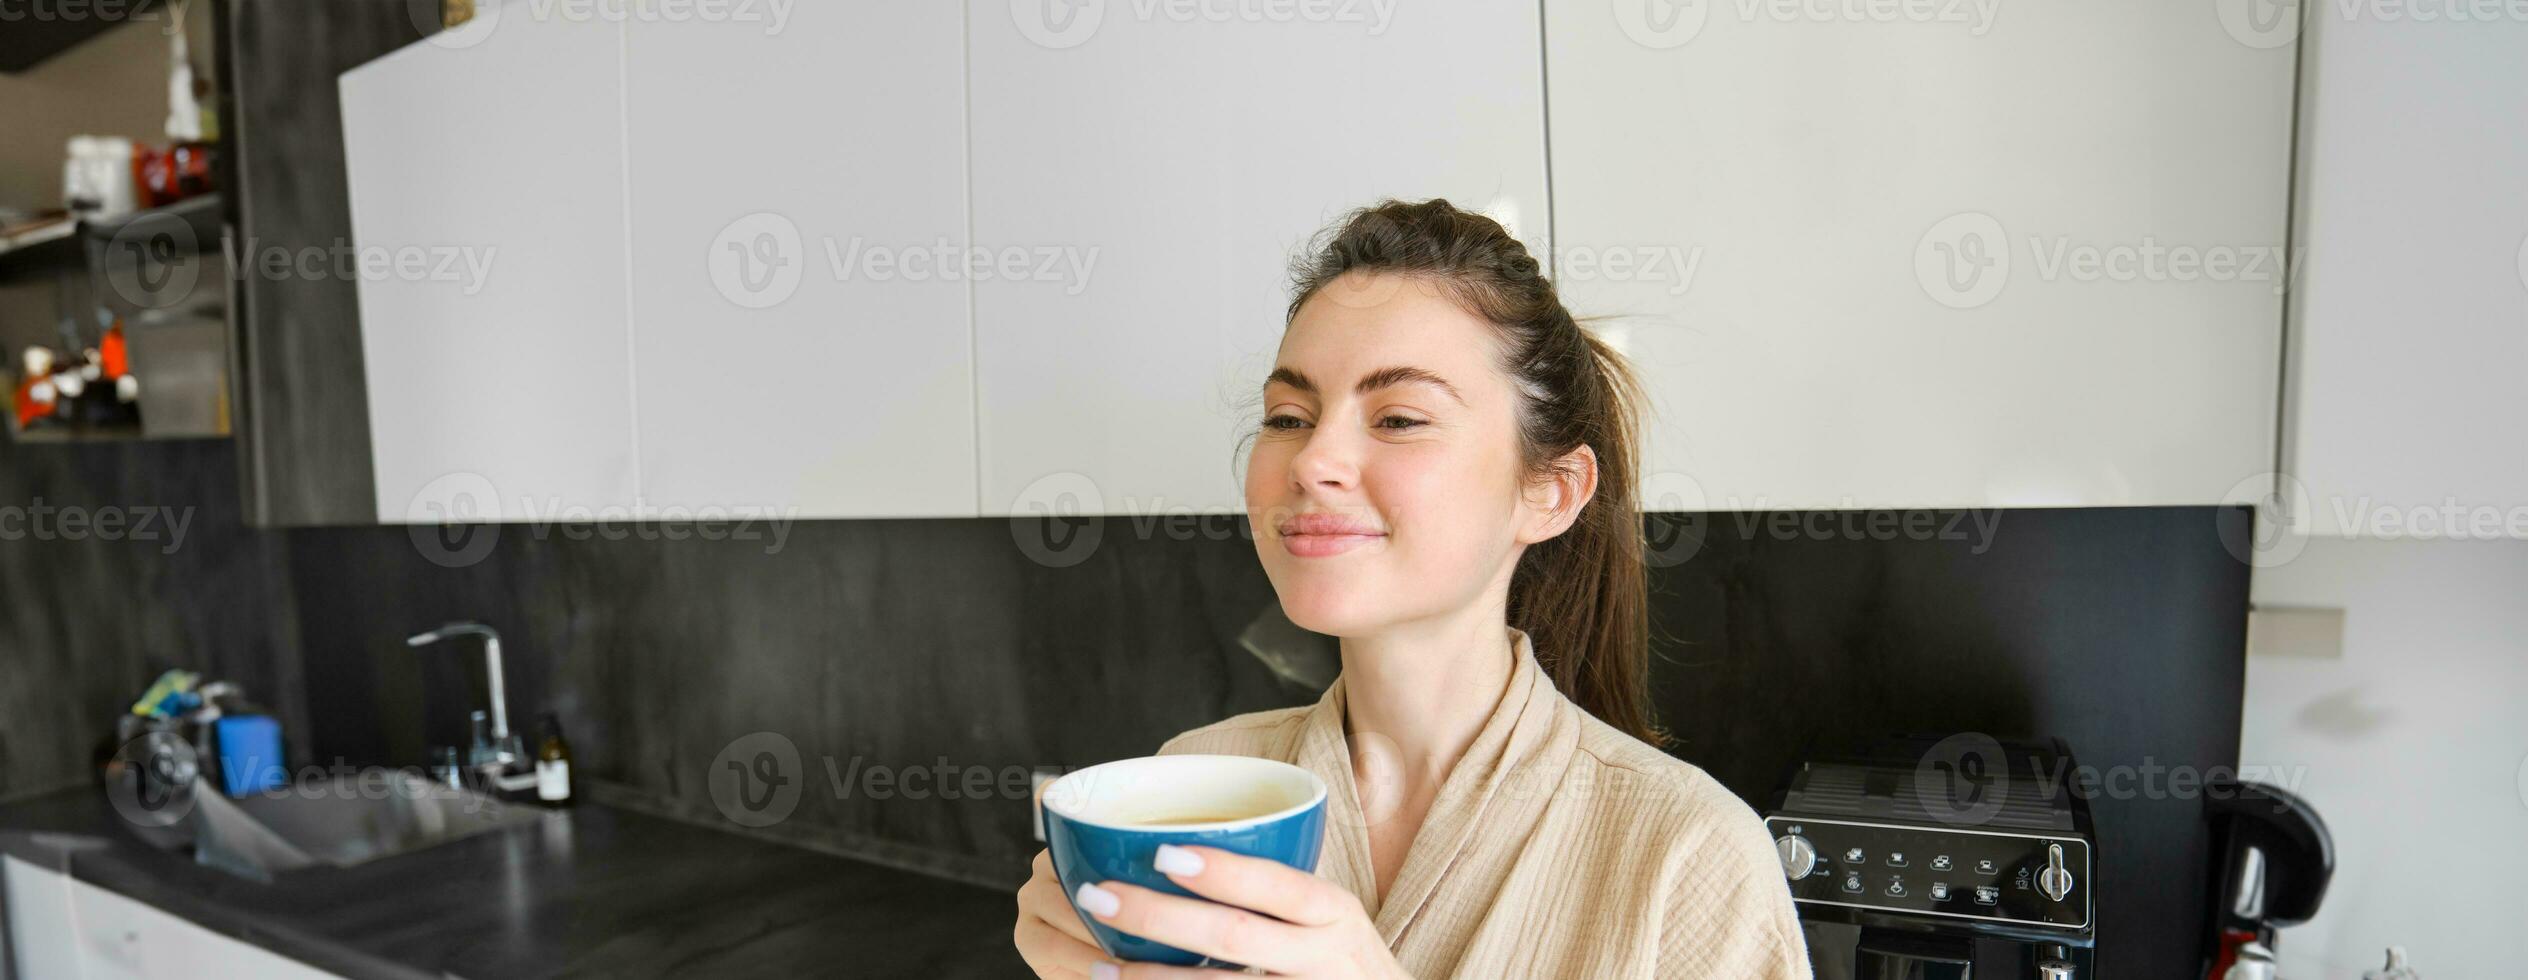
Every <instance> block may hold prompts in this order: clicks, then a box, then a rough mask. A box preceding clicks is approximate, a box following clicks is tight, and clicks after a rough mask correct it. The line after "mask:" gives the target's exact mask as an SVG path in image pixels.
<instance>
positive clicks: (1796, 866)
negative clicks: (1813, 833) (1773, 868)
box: [1773, 834, 1817, 881]
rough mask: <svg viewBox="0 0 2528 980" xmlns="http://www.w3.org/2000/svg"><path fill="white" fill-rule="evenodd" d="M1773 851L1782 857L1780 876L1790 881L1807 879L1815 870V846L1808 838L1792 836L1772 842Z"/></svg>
mask: <svg viewBox="0 0 2528 980" xmlns="http://www.w3.org/2000/svg"><path fill="white" fill-rule="evenodd" d="M1773 850H1774V851H1775V852H1776V853H1778V854H1780V855H1781V857H1782V876H1783V877H1786V878H1789V879H1790V880H1792V881H1798V880H1800V879H1802V878H1806V877H1808V876H1809V875H1810V874H1813V873H1815V872H1816V870H1817V846H1816V845H1814V844H1811V843H1809V842H1808V838H1806V837H1802V836H1800V835H1798V834H1792V835H1790V836H1788V837H1784V838H1782V839H1781V840H1777V841H1774V842H1773Z"/></svg>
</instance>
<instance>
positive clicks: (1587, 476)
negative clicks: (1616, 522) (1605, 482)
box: [1519, 443, 1598, 544]
mask: <svg viewBox="0 0 2528 980" xmlns="http://www.w3.org/2000/svg"><path fill="white" fill-rule="evenodd" d="M1597 492H1598V451H1597V450H1595V449H1591V448H1589V445H1588V444H1587V443H1581V444H1580V448H1578V449H1574V450H1572V451H1570V452H1567V453H1564V454H1562V457H1561V458H1560V459H1556V460H1554V464H1553V468H1552V471H1551V472H1550V473H1548V474H1547V475H1546V477H1545V479H1543V480H1539V481H1536V482H1535V483H1533V484H1531V485H1530V486H1529V487H1528V489H1527V493H1526V494H1525V495H1524V497H1525V499H1524V502H1523V509H1525V510H1526V512H1527V519H1526V520H1525V521H1524V522H1522V523H1523V525H1524V526H1523V527H1521V528H1520V533H1519V543H1520V544H1535V543H1537V542H1539V541H1550V540H1552V539H1553V538H1554V537H1555V536H1556V535H1559V534H1561V533H1562V532H1564V531H1567V530H1570V529H1571V525H1572V523H1573V522H1575V521H1578V520H1579V519H1580V512H1581V511H1582V510H1584V509H1587V507H1588V506H1589V501H1590V500H1591V499H1593V498H1595V497H1596V496H1597Z"/></svg>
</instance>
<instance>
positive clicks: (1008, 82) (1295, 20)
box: [966, 0, 1602, 515]
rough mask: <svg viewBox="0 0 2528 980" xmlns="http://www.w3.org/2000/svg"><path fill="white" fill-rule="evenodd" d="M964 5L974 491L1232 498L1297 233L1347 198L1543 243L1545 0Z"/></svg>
mask: <svg viewBox="0 0 2528 980" xmlns="http://www.w3.org/2000/svg"><path fill="white" fill-rule="evenodd" d="M1601 9H1602V8H1601ZM966 11H967V15H968V19H969V24H968V33H969V36H970V43H971V50H970V53H969V57H970V58H971V78H972V92H971V116H970V120H971V121H970V131H971V141H972V142H971V146H972V149H971V151H970V159H971V160H972V164H971V166H972V172H973V176H972V184H973V212H974V244H975V245H976V246H977V247H978V248H979V249H982V250H985V251H986V252H988V253H989V254H991V255H993V256H994V257H995V258H996V266H995V268H994V270H993V271H994V275H993V277H992V278H989V279H984V280H978V281H977V282H975V283H974V331H975V344H976V348H975V355H976V367H975V371H976V376H977V379H978V381H977V385H976V391H975V394H976V400H977V404H978V409H977V424H978V428H979V431H980V446H979V451H980V455H981V462H982V468H981V482H982V512H983V513H984V514H986V515H1006V514H1021V515H1025V514H1032V513H1039V512H1042V510H1043V509H1044V508H1046V507H1048V506H1049V505H1056V501H1057V500H1058V499H1059V498H1061V497H1062V496H1063V495H1065V494H1067V495H1069V498H1070V499H1069V501H1068V502H1067V503H1061V504H1059V505H1058V506H1059V507H1063V508H1072V509H1078V510H1089V511H1103V512H1107V513H1136V512H1138V513H1151V512H1157V511H1168V512H1188V511H1190V512H1209V513H1230V512H1238V511H1241V510H1243V509H1244V506H1243V502H1242V501H1243V495H1242V492H1241V489H1240V486H1239V478H1238V467H1239V464H1240V463H1242V460H1241V454H1240V448H1241V447H1240V444H1239V442H1238V439H1239V437H1240V436H1241V435H1242V434H1243V433H1244V431H1245V430H1246V429H1247V428H1249V427H1251V426H1252V425H1254V424H1255V422H1256V421H1257V419H1256V415H1255V409H1256V407H1257V406H1256V405H1255V404H1254V401H1255V399H1256V397H1257V394H1258V386H1260V385H1261V384H1262V383H1263V379H1264V375H1265V374H1266V373H1267V372H1268V371H1270V370H1271V367H1272V362H1273V356H1274V353H1275V349H1276V346H1277V345H1278V343H1279V339H1280V336H1281V328H1282V314H1283V310H1284V308H1285V306H1286V305H1287V303H1288V301H1289V293H1288V273H1287V270H1288V266H1289V262H1290V259H1291V257H1292V255H1293V254H1294V253H1295V252H1296V251H1298V250H1299V249H1300V248H1301V247H1302V246H1303V245H1304V243H1305V241H1306V239H1307V237H1308V236H1309V235H1310V234H1311V233H1312V232H1314V231H1316V230H1317V229H1318V228H1320V227H1321V226H1323V225H1325V224H1326V223H1327V222H1328V221H1330V220H1332V219H1334V218H1336V217H1338V216H1339V215H1340V214H1341V213H1342V212H1343V211H1345V210H1348V209H1350V208H1353V207H1356V206H1360V205H1365V204H1369V203H1372V202H1374V201H1375V200H1377V199H1379V198H1382V197H1388V196H1394V197H1401V198H1413V199H1418V198H1426V197H1446V198H1448V199H1450V200H1452V201H1454V202H1457V203H1459V204H1461V205H1466V206H1470V207H1478V208H1485V209H1489V210H1491V211H1493V212H1494V213H1495V214H1497V215H1498V216H1501V217H1504V218H1506V219H1509V220H1510V221H1511V223H1512V224H1513V225H1514V226H1515V227H1514V229H1513V230H1514V232H1516V233H1517V234H1519V235H1520V236H1521V237H1522V239H1524V240H1526V241H1529V242H1530V243H1531V244H1532V245H1536V246H1541V245H1542V244H1543V243H1544V235H1545V232H1546V230H1547V229H1546V222H1545V207H1546V199H1545V152H1544V94H1543V93H1544V89H1543V78H1542V76H1541V68H1542V66H1541V64H1540V61H1541V58H1540V52H1541V50H1542V48H1541V42H1540V39H1539V37H1538V30H1539V24H1538V18H1537V10H1536V6H1535V4H1533V3H1517V2H1507V0H1482V2H1468V3H1455V4H1449V5H1446V6H1439V5H1429V4H1423V5H1414V4H1405V5H1392V4H1386V5H1381V4H1325V5H1310V4H1295V5H1280V6H1276V5H1272V4H1260V5H1258V4H1249V5H1244V6H1238V5H1226V4H1211V5H1188V4H1170V3H1162V4H1126V3H1109V4H1102V5H1100V4H1060V3H1054V4H1009V3H1002V2H999V0H972V2H969V3H968V4H967V5H966ZM1557 121H1559V120H1557ZM999 260H1008V261H1007V262H1006V264H1002V263H1001V262H1000V261H999Z"/></svg>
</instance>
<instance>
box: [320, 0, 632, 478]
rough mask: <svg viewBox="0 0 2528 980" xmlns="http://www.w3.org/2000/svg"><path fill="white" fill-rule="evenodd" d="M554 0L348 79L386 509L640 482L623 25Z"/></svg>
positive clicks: (365, 329)
mask: <svg viewBox="0 0 2528 980" xmlns="http://www.w3.org/2000/svg"><path fill="white" fill-rule="evenodd" d="M538 9H539V8H537V7H536V6H535V5H533V4H529V3H525V2H523V0H521V2H515V3H510V4H506V5H502V6H494V5H490V4H485V5H483V6H482V8H480V10H479V11H478V14H477V22H476V23H475V24H471V25H468V26H466V27H464V28H460V29H459V30H458V31H452V32H447V33H443V34H440V35H438V36H436V37H434V38H432V39H431V40H429V41H425V42H423V43H419V44H414V45H411V46H408V47H406V48H404V49H403V50H400V51H397V52H395V53H394V54H391V55H387V56H386V57H384V58H380V59H378V60H376V61H373V62H370V63H368V64H366V65H362V66H361V67H359V68H356V69H353V70H352V71H349V72H346V73H344V74H343V76H342V79H341V92H342V114H343V152H344V155H345V158H346V160H347V161H348V169H349V174H350V194H351V227H352V233H353V235H354V238H355V240H356V242H357V243H358V247H359V250H360V257H361V259H362V260H363V261H364V262H369V261H374V262H376V263H378V264H376V265H372V266H367V267H365V268H364V271H363V274H362V277H361V281H360V289H359V294H360V334H361V342H362V347H363V348H364V349H365V352H366V357H365V362H366V375H367V381H368V400H369V423H370V437H371V439H370V441H371V444H372V446H371V448H372V453H373V456H374V471H375V473H376V479H377V510H378V517H379V519H380V520H383V521H387V522H390V523H392V522H403V521H437V520H442V519H450V518H466V519H473V520H505V521H518V520H534V519H549V518H551V517H554V516H557V515H558V516H563V517H568V516H571V514H572V513H574V512H575V511H578V509H582V508H585V509H586V511H591V512H593V511H595V510H597V509H599V508H624V507H628V506H630V505H632V504H633V503H634V502H635V500H636V498H637V496H638V493H639V487H638V481H637V477H638V467H637V465H636V460H635V452H636V447H635V445H634V439H633V400H632V372H631V355H630V350H631V334H630V328H629V315H630V314H629V310H630V307H629V298H628V289H627V288H626V285H627V284H626V282H625V278H624V252H625V243H626V237H625V230H624V182H623V181H624V177H623V170H624V165H623V100H622V91H621V84H622V65H621V56H622V50H623V40H624V39H623V34H622V28H621V25H620V24H619V23H617V22H614V21H608V20H604V19H598V20H595V21H594V22H588V23H583V22H581V21H579V20H576V19H571V18H555V17H539V16H534V13H535V11H536V10H538ZM614 513H620V511H614ZM580 516H582V517H587V516H603V515H601V514H591V513H588V512H580Z"/></svg>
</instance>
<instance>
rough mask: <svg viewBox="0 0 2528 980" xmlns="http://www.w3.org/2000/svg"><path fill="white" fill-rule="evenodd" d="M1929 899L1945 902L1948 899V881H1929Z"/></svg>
mask: <svg viewBox="0 0 2528 980" xmlns="http://www.w3.org/2000/svg"><path fill="white" fill-rule="evenodd" d="M1931 900H1932V901H1934V902H1945V901H1948V900H1949V883H1948V882H1945V881H1935V882H1932V883H1931Z"/></svg>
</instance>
